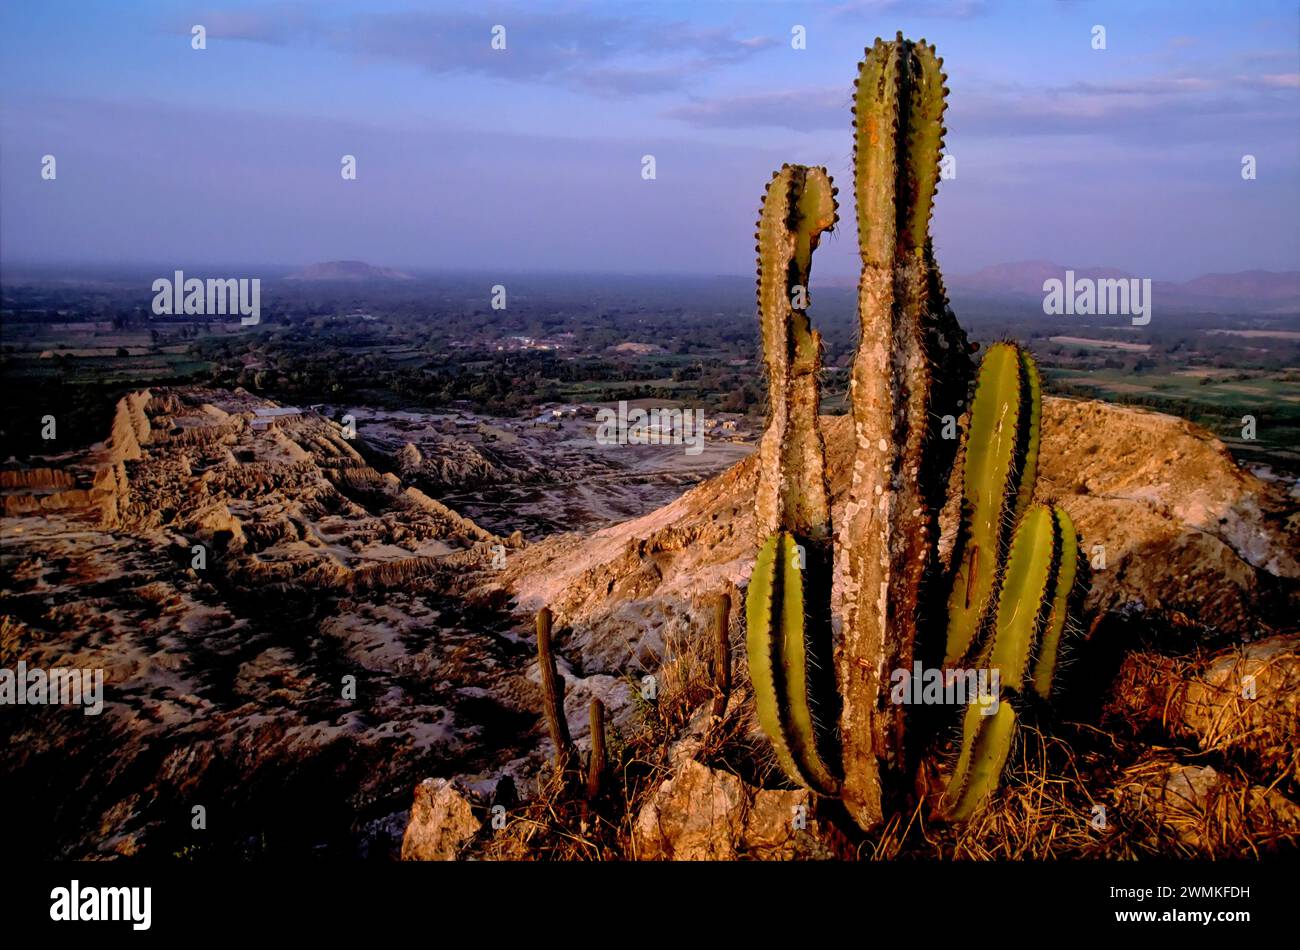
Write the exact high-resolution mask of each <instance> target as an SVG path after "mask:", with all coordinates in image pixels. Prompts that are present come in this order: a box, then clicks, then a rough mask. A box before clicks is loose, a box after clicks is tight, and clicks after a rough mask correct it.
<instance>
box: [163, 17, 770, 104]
mask: <svg viewBox="0 0 1300 950" xmlns="http://www.w3.org/2000/svg"><path fill="white" fill-rule="evenodd" d="M191 22H200V23H203V24H204V26H205V27H206V28H207V31H208V36H209V37H211V38H226V39H234V40H241V41H246V42H255V43H266V44H270V45H312V44H324V45H327V46H329V47H331V48H333V49H337V50H340V51H343V52H347V53H353V54H356V55H358V56H360V57H363V58H371V59H384V60H391V61H395V62H400V63H406V64H408V65H412V66H417V67H419V68H420V69H423V70H426V71H427V72H429V73H433V74H447V73H458V72H459V73H470V74H480V75H490V76H493V77H498V78H506V79H511V80H515V81H519V82H531V83H535V82H542V83H552V84H557V85H564V86H569V87H572V88H578V89H582V90H585V91H588V92H596V93H601V94H617V95H639V94H648V93H655V92H663V91H667V90H672V89H678V88H681V87H683V86H684V85H685V84H686V83H687V82H688V80H689V79H690V78H691V77H693V76H698V75H699V74H701V73H703V72H707V71H710V70H713V69H717V68H721V67H725V66H728V65H732V64H736V63H741V62H744V61H745V60H748V59H749V58H751V57H753V56H755V55H756V54H758V53H760V52H762V51H763V50H765V49H767V48H769V47H771V46H773V45H775V44H776V43H777V41H776V40H775V39H774V38H771V37H764V36H747V35H743V34H740V33H739V32H738V31H735V30H731V29H727V28H722V27H700V26H693V25H691V24H688V23H682V22H662V21H647V20H645V19H643V18H635V17H631V16H623V15H608V14H600V13H592V12H590V11H589V10H584V9H578V8H575V9H567V10H566V9H558V10H557V9H554V8H551V9H547V10H537V9H529V8H527V7H511V8H507V9H506V10H499V9H498V10H496V11H495V12H493V13H491V14H484V15H476V14H470V13H464V12H444V13H433V12H428V11H417V10H412V11H400V12H383V13H358V14H353V15H349V16H345V17H333V18H331V17H328V16H327V15H325V14H324V13H322V12H320V11H318V10H313V9H312V8H308V7H303V6H299V5H284V6H271V7H267V8H264V9H260V10H258V11H251V12H230V11H212V12H210V13H206V14H194V15H191V16H187V17H186V18H185V20H184V22H181V21H180V20H179V19H175V18H173V19H172V20H171V21H169V22H168V24H167V27H166V28H167V29H168V30H169V31H170V32H181V33H186V34H188V33H189V31H190V23H191ZM497 25H500V26H502V27H504V28H505V48H504V49H494V48H493V47H492V38H493V34H492V30H493V27H494V26H497Z"/></svg>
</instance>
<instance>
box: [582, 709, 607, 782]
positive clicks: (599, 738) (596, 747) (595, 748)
mask: <svg viewBox="0 0 1300 950" xmlns="http://www.w3.org/2000/svg"><path fill="white" fill-rule="evenodd" d="M588 716H589V725H590V728H591V754H590V755H589V756H588V757H587V801H589V802H594V801H595V800H596V799H597V798H599V797H600V789H601V785H602V784H603V782H604V780H605V771H606V768H607V765H606V762H605V704H604V703H602V702H601V701H600V700H599V699H597V698H595V697H592V700H591V706H590V707H589V708H588Z"/></svg>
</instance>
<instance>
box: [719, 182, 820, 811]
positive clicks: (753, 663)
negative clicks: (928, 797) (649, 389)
mask: <svg viewBox="0 0 1300 950" xmlns="http://www.w3.org/2000/svg"><path fill="white" fill-rule="evenodd" d="M835 221H836V204H835V189H834V187H833V186H832V184H831V180H830V177H829V176H828V175H827V174H826V170H825V169H823V168H806V167H804V166H802V165H785V166H782V168H781V169H780V170H779V171H777V172H776V173H774V174H773V176H772V180H771V181H770V182H769V183H768V186H767V190H766V192H765V194H764V196H763V206H762V210H761V211H760V213H759V219H758V230H757V232H756V235H755V236H756V238H757V240H758V315H759V325H760V327H761V330H762V336H763V355H764V359H765V362H766V364H767V371H768V400H769V404H770V410H769V418H768V424H767V429H766V430H765V431H764V433H763V439H762V441H761V442H760V443H759V450H758V454H759V477H758V488H757V498H756V502H755V521H756V525H757V528H758V531H759V536H760V537H763V538H766V543H765V544H764V545H763V548H762V550H761V551H760V552H759V556H758V561H757V563H756V564H755V567H754V573H753V575H752V577H751V578H750V584H749V591H748V593H747V594H746V599H745V616H746V626H747V634H746V647H747V650H748V654H749V667H750V675H751V679H752V680H753V683H754V693H755V700H756V704H757V707H758V718H759V723H760V725H761V726H762V727H763V729H764V731H765V732H766V733H767V735H768V737H769V738H770V739H771V741H772V748H773V750H774V751H775V753H776V759H777V763H778V764H779V765H780V767H781V768H782V770H783V771H784V772H785V773H786V774H787V775H788V776H789V777H790V778H791V779H792V780H794V781H795V782H798V783H800V784H802V785H805V786H807V787H808V788H811V789H813V790H814V791H817V792H821V793H823V794H834V793H835V791H836V789H837V788H838V784H839V783H838V777H837V775H836V770H835V765H834V762H835V759H836V757H837V755H838V749H837V747H836V745H835V741H834V735H833V729H834V722H835V718H836V706H835V703H834V698H835V694H834V683H833V678H832V674H833V670H832V666H831V662H830V653H831V649H830V639H831V627H830V580H831V569H830V535H831V517H830V494H829V492H828V490H827V487H826V464H825V447H824V444H823V441H822V434H821V427H820V424H819V422H818V410H819V404H820V400H821V393H820V388H819V382H818V376H819V374H820V371H821V337H820V336H819V335H818V333H817V331H815V330H814V329H813V328H812V326H811V324H810V322H809V320H808V314H807V312H806V311H807V305H808V279H809V275H810V273H811V267H812V254H813V251H814V250H815V249H816V247H817V243H818V241H819V240H820V237H821V234H822V233H823V232H825V231H827V230H829V229H830V228H832V227H833V226H834V225H835ZM724 706H725V704H724Z"/></svg>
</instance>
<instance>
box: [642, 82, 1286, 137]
mask: <svg viewBox="0 0 1300 950" xmlns="http://www.w3.org/2000/svg"><path fill="white" fill-rule="evenodd" d="M962 88H963V89H964V90H966V91H963V92H962V93H960V94H959V95H957V96H954V99H953V101H952V104H951V105H950V108H949V112H948V115H947V123H948V125H949V127H950V129H952V131H953V132H954V133H955V134H960V135H964V136H980V135H983V136H1003V135H1019V136H1056V135H1097V136H1109V137H1112V138H1120V139H1128V140H1149V139H1152V138H1155V137H1158V136H1160V135H1166V134H1169V133H1170V132H1171V130H1173V129H1177V130H1178V134H1179V136H1180V137H1181V138H1182V139H1183V140H1184V141H1199V140H1201V139H1203V138H1207V137H1215V136H1219V135H1221V134H1222V133H1223V131H1224V128H1225V127H1236V128H1241V129H1244V128H1247V127H1249V126H1252V125H1254V126H1258V127H1260V128H1270V129H1274V130H1275V129H1277V128H1283V129H1285V128H1293V127H1294V123H1295V119H1296V114H1297V101H1296V100H1295V98H1294V97H1292V96H1289V95H1287V93H1288V92H1290V91H1291V90H1293V89H1296V88H1300V75H1297V74H1295V73H1270V74H1264V75H1234V76H1224V77H1215V78H1211V77H1204V76H1182V75H1169V76H1151V77H1140V78H1134V79H1126V80H1117V81H1114V82H1106V83H1097V82H1073V83H1070V84H1068V85H1061V86H1055V87H1046V88H1036V87H1032V86H1023V85H1006V84H989V83H985V84H979V83H968V84H966V85H965V86H963V87H962ZM848 97H849V92H848V89H847V88H845V87H818V88H812V89H803V90H795V91H781V92H770V93H750V94H743V95H735V96H721V97H717V98H714V99H701V100H696V101H694V102H691V103H689V104H686V105H682V106H677V107H675V108H673V109H669V110H667V111H665V112H664V113H663V115H664V116H665V117H666V118H671V119H676V120H678V121H681V122H684V123H686V124H687V125H691V126H695V127H697V128H748V127H753V128H762V127H780V128H788V129H794V130H796V131H800V132H807V131H813V130H819V129H838V128H842V127H844V125H845V123H846V122H847V118H846V116H847V109H848V105H849V99H848ZM1208 119H1213V120H1214V121H1215V122H1216V123H1218V124H1219V127H1218V128H1213V127H1209V126H1206V125H1205V123H1206V120H1208ZM1198 125H1199V126H1200V127H1199V128H1198Z"/></svg>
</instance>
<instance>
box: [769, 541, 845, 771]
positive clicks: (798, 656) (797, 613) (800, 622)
mask: <svg viewBox="0 0 1300 950" xmlns="http://www.w3.org/2000/svg"><path fill="white" fill-rule="evenodd" d="M781 544H782V547H783V552H782V558H781V561H782V566H783V568H784V571H785V578H784V582H783V584H782V591H783V594H784V596H783V597H782V600H781V612H782V618H781V620H782V623H781V631H782V636H781V654H782V672H783V674H784V679H785V694H786V708H787V709H788V710H789V712H788V721H789V727H788V728H789V734H790V742H789V744H790V746H791V750H792V751H793V753H794V755H795V758H796V760H797V761H798V763H799V766H800V770H801V772H802V773H803V774H804V775H805V776H806V780H805V782H804V784H806V785H807V786H808V787H809V788H811V789H813V790H814V791H818V792H821V793H823V794H826V795H833V794H835V793H836V792H837V790H838V785H839V780H838V779H837V778H836V777H835V776H834V775H833V774H832V772H831V768H830V766H829V765H828V764H827V763H826V762H825V761H823V759H822V757H821V752H820V749H819V736H820V734H821V732H822V731H823V727H822V726H821V725H819V723H818V721H817V718H816V715H815V714H816V712H817V705H818V703H817V697H816V696H815V694H814V690H813V686H812V680H811V677H810V672H811V665H812V664H813V663H815V662H816V660H814V659H813V658H812V657H811V655H810V654H811V651H810V650H809V641H808V638H809V636H810V635H811V633H812V623H811V622H810V620H809V618H808V616H807V614H806V605H805V603H804V596H803V595H804V590H805V589H806V585H805V582H804V581H805V579H804V569H805V568H806V567H807V566H808V565H807V564H805V565H804V566H803V567H801V566H800V562H799V557H798V554H797V550H796V549H797V548H798V543H797V542H796V540H795V538H794V536H793V535H790V534H783V535H782V538H781Z"/></svg>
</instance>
